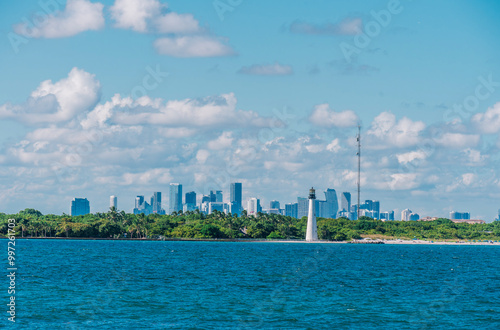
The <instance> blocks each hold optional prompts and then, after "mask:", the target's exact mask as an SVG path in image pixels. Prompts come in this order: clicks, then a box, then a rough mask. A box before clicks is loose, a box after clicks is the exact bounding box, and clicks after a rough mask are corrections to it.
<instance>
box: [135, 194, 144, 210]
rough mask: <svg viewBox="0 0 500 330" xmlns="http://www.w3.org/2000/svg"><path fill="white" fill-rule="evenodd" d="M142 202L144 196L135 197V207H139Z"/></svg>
mask: <svg viewBox="0 0 500 330" xmlns="http://www.w3.org/2000/svg"><path fill="white" fill-rule="evenodd" d="M142 204H144V196H137V197H136V198H135V208H136V209H139V208H141V206H142Z"/></svg>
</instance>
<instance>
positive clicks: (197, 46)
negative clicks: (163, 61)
mask: <svg viewBox="0 0 500 330" xmlns="http://www.w3.org/2000/svg"><path fill="white" fill-rule="evenodd" d="M154 47H155V49H156V51H157V52H158V53H159V54H161V55H169V56H173V57H218V56H231V55H235V52H234V50H233V49H232V48H231V47H230V46H228V45H225V44H224V43H223V41H222V40H220V39H219V38H215V37H211V36H201V35H197V36H176V37H165V38H160V39H157V40H156V41H155V42H154Z"/></svg>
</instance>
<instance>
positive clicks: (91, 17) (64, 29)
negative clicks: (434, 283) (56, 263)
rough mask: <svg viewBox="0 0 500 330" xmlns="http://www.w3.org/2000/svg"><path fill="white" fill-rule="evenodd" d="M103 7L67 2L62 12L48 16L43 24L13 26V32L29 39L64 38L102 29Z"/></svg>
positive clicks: (82, 0)
mask: <svg viewBox="0 0 500 330" xmlns="http://www.w3.org/2000/svg"><path fill="white" fill-rule="evenodd" d="M103 7H104V5H103V4H101V3H99V2H97V3H92V2H90V1H87V0H68V2H67V4H66V8H65V9H64V11H57V12H55V14H51V15H49V16H48V17H47V18H46V19H45V20H44V21H43V22H41V23H40V24H38V25H36V26H35V27H34V28H30V27H29V26H27V25H26V23H21V24H18V25H15V26H14V31H15V32H16V33H19V34H21V35H24V36H27V37H31V38H64V37H70V36H74V35H75V34H78V33H81V32H84V31H89V30H100V29H102V28H104V16H103V13H102V9H103Z"/></svg>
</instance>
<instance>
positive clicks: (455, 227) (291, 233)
mask: <svg viewBox="0 0 500 330" xmlns="http://www.w3.org/2000/svg"><path fill="white" fill-rule="evenodd" d="M12 218H13V219H15V220H16V227H15V231H16V236H17V237H68V238H69V237H74V238H135V239H140V238H153V239H154V238H188V239H244V238H252V239H304V237H305V233H306V227H307V218H306V217H303V218H301V219H296V218H292V217H289V216H283V215H277V214H263V213H258V214H257V216H255V217H254V216H247V214H246V211H243V213H242V214H241V216H237V215H235V214H224V213H222V212H218V211H214V212H213V213H212V214H209V215H206V214H203V213H200V212H199V211H198V210H197V211H195V212H191V211H189V212H186V213H182V212H179V213H175V212H174V213H173V214H170V215H159V214H150V215H144V214H138V215H135V214H130V213H125V212H124V211H117V210H116V209H115V208H111V209H110V210H109V211H108V212H106V213H93V214H86V215H82V216H69V215H66V214H63V215H53V214H47V215H43V214H42V213H41V212H40V211H37V210H34V209H25V210H23V211H20V212H19V213H17V214H10V215H8V214H4V213H0V234H1V235H4V236H6V235H7V230H8V219H12ZM317 224H318V237H319V239H321V240H329V241H346V240H352V239H360V238H362V237H366V236H376V237H385V238H402V239H414V238H417V239H428V240H439V239H457V240H500V221H496V222H493V223H488V224H466V223H460V224H456V223H453V222H452V221H450V220H449V219H444V218H441V219H437V220H435V221H386V222H383V221H380V220H374V219H372V218H368V217H361V218H360V219H359V220H354V221H353V220H349V219H346V218H342V217H341V218H338V219H325V218H318V219H317Z"/></svg>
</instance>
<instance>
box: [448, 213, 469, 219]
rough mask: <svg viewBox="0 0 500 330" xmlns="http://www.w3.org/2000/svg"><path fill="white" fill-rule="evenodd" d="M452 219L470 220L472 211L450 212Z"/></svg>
mask: <svg viewBox="0 0 500 330" xmlns="http://www.w3.org/2000/svg"><path fill="white" fill-rule="evenodd" d="M450 219H452V220H469V219H470V213H469V212H455V211H451V212H450Z"/></svg>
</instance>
